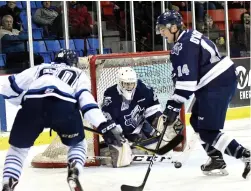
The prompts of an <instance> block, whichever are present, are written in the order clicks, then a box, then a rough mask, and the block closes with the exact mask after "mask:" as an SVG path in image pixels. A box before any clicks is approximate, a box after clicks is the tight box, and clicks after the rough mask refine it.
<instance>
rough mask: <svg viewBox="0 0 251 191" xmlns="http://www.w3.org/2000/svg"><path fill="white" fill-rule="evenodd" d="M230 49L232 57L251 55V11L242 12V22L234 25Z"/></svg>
mask: <svg viewBox="0 0 251 191" xmlns="http://www.w3.org/2000/svg"><path fill="white" fill-rule="evenodd" d="M230 49H231V56H232V57H246V56H250V12H245V13H242V14H241V24H235V25H234V26H233V37H232V39H231V41H230Z"/></svg>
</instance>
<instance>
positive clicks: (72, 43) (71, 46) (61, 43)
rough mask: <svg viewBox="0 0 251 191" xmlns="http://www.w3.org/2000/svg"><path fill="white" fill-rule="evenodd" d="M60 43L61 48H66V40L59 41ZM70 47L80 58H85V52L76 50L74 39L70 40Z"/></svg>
mask: <svg viewBox="0 0 251 191" xmlns="http://www.w3.org/2000/svg"><path fill="white" fill-rule="evenodd" d="M59 42H60V45H61V47H62V48H65V40H59ZM69 46H70V47H69V48H70V49H72V50H74V51H75V52H76V53H77V55H78V56H83V51H81V50H77V49H76V47H75V44H74V41H73V40H72V39H70V40H69Z"/></svg>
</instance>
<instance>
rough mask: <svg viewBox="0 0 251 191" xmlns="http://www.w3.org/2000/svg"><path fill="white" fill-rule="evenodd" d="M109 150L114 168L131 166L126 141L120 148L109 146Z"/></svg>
mask: <svg viewBox="0 0 251 191" xmlns="http://www.w3.org/2000/svg"><path fill="white" fill-rule="evenodd" d="M109 150H110V153H111V158H112V161H111V162H112V166H113V167H114V168H119V167H125V166H128V165H130V164H131V162H132V150H131V147H130V145H129V143H128V141H126V142H125V143H123V145H122V147H118V146H115V145H109Z"/></svg>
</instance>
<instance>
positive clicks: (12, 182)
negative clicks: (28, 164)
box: [3, 146, 29, 191]
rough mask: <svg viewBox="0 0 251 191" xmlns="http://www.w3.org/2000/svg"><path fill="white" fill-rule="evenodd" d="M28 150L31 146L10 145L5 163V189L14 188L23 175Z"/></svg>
mask: <svg viewBox="0 0 251 191" xmlns="http://www.w3.org/2000/svg"><path fill="white" fill-rule="evenodd" d="M28 152H29V148H25V149H24V148H17V147H14V146H10V148H9V150H8V152H7V155H6V158H5V163H4V170H3V190H8V189H9V190H10V191H12V190H14V188H15V186H16V185H17V183H18V180H19V178H20V176H21V173H22V168H23V163H24V160H25V159H26V157H27V155H28ZM7 188H8V189H7Z"/></svg>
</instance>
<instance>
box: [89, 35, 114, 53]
mask: <svg viewBox="0 0 251 191" xmlns="http://www.w3.org/2000/svg"><path fill="white" fill-rule="evenodd" d="M87 43H88V44H87V50H89V49H97V50H99V40H98V39H97V38H87ZM98 52H99V51H98ZM103 53H104V54H109V53H112V51H111V48H103Z"/></svg>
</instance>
